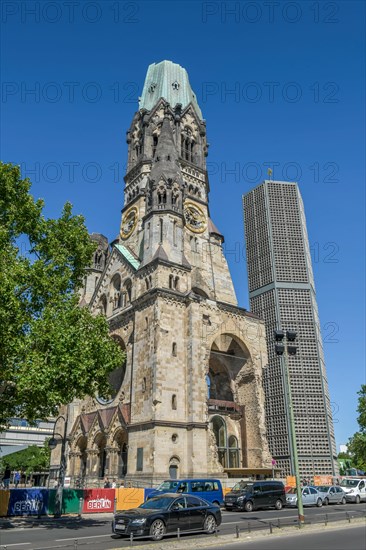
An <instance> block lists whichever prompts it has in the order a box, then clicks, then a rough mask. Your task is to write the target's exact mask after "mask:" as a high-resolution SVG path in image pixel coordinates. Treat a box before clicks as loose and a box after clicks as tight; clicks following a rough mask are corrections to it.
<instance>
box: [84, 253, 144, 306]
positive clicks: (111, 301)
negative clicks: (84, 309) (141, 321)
mask: <svg viewBox="0 0 366 550" xmlns="http://www.w3.org/2000/svg"><path fill="white" fill-rule="evenodd" d="M139 266H140V261H139V260H138V258H137V256H136V255H135V254H134V253H133V252H132V251H131V250H130V249H128V248H127V247H126V246H124V245H121V244H116V245H114V247H113V249H112V253H111V255H110V257H109V260H108V262H107V265H106V268H105V270H104V273H103V275H102V276H101V278H100V280H99V282H98V285H97V288H96V290H95V292H94V295H93V298H92V300H91V302H90V306H91V309H92V310H93V311H96V312H97V311H99V312H100V313H103V314H105V315H107V316H108V315H109V314H110V313H112V312H113V311H114V310H115V309H118V308H121V307H125V306H126V305H128V304H129V303H130V302H131V298H132V281H133V278H134V274H135V272H136V270H137V269H138V267H139Z"/></svg>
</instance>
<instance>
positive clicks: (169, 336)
mask: <svg viewBox="0 0 366 550" xmlns="http://www.w3.org/2000/svg"><path fill="white" fill-rule="evenodd" d="M161 79H163V80H164V82H165V83H166V85H164V86H165V87H164V86H161V85H159V84H161V82H160V81H161ZM170 80H171V82H170ZM168 85H170V86H171V87H172V88H171V90H169V95H168V94H167V93H165V94H164V92H163V91H161V90H164V89H166V87H167V86H168ZM188 86H189V82H188V76H187V73H186V72H185V70H184V69H182V68H181V67H179V65H175V64H173V63H171V62H166V61H165V62H163V63H161V64H158V65H153V66H151V67H150V68H149V72H148V77H147V79H146V82H145V86H144V91H143V96H142V97H143V99H142V104H147V100H149V102H150V103H149V105H150V104H152V102H153V103H154V107H152V108H151V109H150V110H147V109H145V108H144V107H143V106H142V107H141V106H140V109H139V111H138V112H137V113H136V114H135V115H134V117H133V121H132V124H131V127H130V130H129V131H128V132H127V143H128V169H127V174H126V176H125V191H124V197H125V200H124V206H123V209H122V220H121V228H120V234H119V236H118V238H117V239H116V240H115V241H114V242H113V243H111V247H110V248H109V247H107V246H106V245H105V240H104V239H103V237H102V236H96V235H94V239H96V240H98V242H99V247H98V252H97V256H98V257H97V260H98V261H96V259H95V258H94V262H93V266H92V267H91V269H90V271H89V272H88V273H87V275H86V279H85V286H84V289H83V290H82V292H81V295H82V303H83V304H84V305H85V304H88V306H89V307H90V308H91V310H92V311H93V312H94V313H95V314H96V315H97V314H104V315H106V316H107V319H108V322H109V325H110V331H111V335H112V336H113V337H114V338H115V339H116V340H117V341H118V342H119V343H120V345H121V347H122V348H123V349H124V350H125V351H126V363H125V364H124V365H122V366H121V367H120V369H117V370H116V371H115V372H114V373H112V375H111V386H112V388H113V392H112V394H111V397H110V399H109V400H108V401H107V402H106V401H103V400H101V399H98V397H97V396H96V397H95V398H90V399H87V400H85V401H84V402H77V403H74V404H73V411H74V415H73V416H74V417H73V422H71V423H70V427H71V431H70V435H69V460H68V474H69V475H72V476H79V475H80V476H85V475H86V476H88V477H89V479H90V478H93V479H94V480H95V481H96V480H97V479H98V478H99V479H100V478H101V477H103V476H106V475H107V476H109V477H115V478H119V479H120V478H122V477H125V478H126V479H127V480H128V479H130V480H132V479H133V480H136V479H139V480H141V481H143V482H156V481H159V480H161V479H164V478H167V477H169V476H172V477H175V476H202V475H204V476H207V475H209V476H217V475H220V476H225V475H226V473H227V471H229V469H230V468H249V469H250V468H253V469H255V468H266V467H267V468H270V467H271V466H270V464H271V457H270V455H269V451H268V446H267V439H266V428H265V419H264V394H263V389H262V368H263V366H264V365H266V364H267V350H266V339H265V329H264V324H263V321H262V320H260V319H259V318H258V317H257V316H256V315H254V314H251V313H249V312H247V311H246V310H244V309H242V308H239V307H238V306H237V301H236V296H235V291H234V288H233V284H232V280H231V277H230V273H229V270H228V266H227V263H226V260H225V257H224V254H223V250H222V243H223V241H224V238H223V236H222V235H221V234H220V232H219V231H218V230H217V228H216V227H215V226H214V224H213V222H212V221H211V219H210V217H209V206H208V193H209V184H208V177H207V171H206V156H207V149H208V145H207V141H206V125H205V122H204V120H202V115H201V112H200V110H199V108H198V106H197V103H196V101H195V96H194V94H193V92H192V90H191V89H190V88H189V89H188ZM175 92H176V96H174V93H175ZM154 93H157V94H158V95H159V97H156V98H155V99H154V97H150V96H149V94H152V95H154ZM160 94H161V95H160ZM172 94H173V95H172ZM167 97H168V98H169V99H170V101H171V103H168V101H167ZM172 97H175V99H174V103H172ZM192 98H193V99H192ZM100 258H101V260H100ZM99 260H100V261H99ZM101 264H103V267H102V268H100V267H98V268H97V267H96V265H98V266H101ZM75 411H76V414H75Z"/></svg>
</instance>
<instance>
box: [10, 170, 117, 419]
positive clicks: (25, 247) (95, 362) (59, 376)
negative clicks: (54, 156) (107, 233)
mask: <svg viewBox="0 0 366 550" xmlns="http://www.w3.org/2000/svg"><path fill="white" fill-rule="evenodd" d="M30 186H31V183H30V181H29V180H28V179H21V177H20V170H19V167H17V166H14V165H11V164H3V163H0V426H1V427H5V426H6V425H7V423H8V419H9V418H11V417H14V416H16V417H22V418H25V419H27V420H28V421H29V422H34V421H35V420H36V419H45V418H47V417H49V416H53V415H55V414H56V413H57V410H58V408H59V406H60V405H61V404H66V403H69V402H70V401H72V400H73V399H75V398H83V397H85V396H86V395H94V394H95V393H98V394H99V395H101V396H107V395H108V393H109V389H110V388H109V382H108V375H109V373H110V372H111V371H112V370H113V369H115V368H117V367H119V366H121V364H122V363H123V361H124V353H123V352H122V351H121V349H120V347H119V346H118V345H117V343H116V342H115V341H114V340H113V339H112V338H110V336H109V330H108V325H107V321H106V319H105V318H104V317H103V316H102V315H99V316H96V317H93V316H92V315H91V313H90V311H89V309H88V308H80V307H78V290H79V288H80V287H81V285H82V280H83V277H84V274H85V269H86V267H87V266H88V265H89V263H90V259H91V257H92V254H93V251H94V250H95V245H94V244H93V243H92V242H91V241H90V239H89V236H88V232H87V229H86V227H85V224H84V219H83V217H82V216H79V215H73V214H72V207H71V205H70V204H69V203H66V204H65V206H64V208H63V211H62V213H61V216H60V218H59V219H46V218H45V217H44V215H43V208H44V203H43V201H42V200H35V199H34V198H33V197H32V195H31V194H30V192H29V191H30Z"/></svg>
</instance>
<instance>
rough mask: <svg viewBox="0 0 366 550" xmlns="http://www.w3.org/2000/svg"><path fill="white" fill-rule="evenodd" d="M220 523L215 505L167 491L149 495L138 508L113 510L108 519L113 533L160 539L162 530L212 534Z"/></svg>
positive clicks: (219, 515) (217, 508) (219, 514)
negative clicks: (151, 496) (194, 531)
mask: <svg viewBox="0 0 366 550" xmlns="http://www.w3.org/2000/svg"><path fill="white" fill-rule="evenodd" d="M220 523H221V510H220V508H219V506H216V504H212V503H210V502H207V501H205V500H204V499H202V498H197V497H194V496H191V495H180V494H171V493H167V494H164V495H160V496H156V497H153V498H151V499H149V500H147V501H146V502H144V503H143V504H141V506H139V507H138V508H133V509H132V510H126V511H123V512H117V513H116V514H115V515H114V518H113V522H112V531H113V533H115V534H116V535H130V534H131V533H133V534H134V535H135V536H149V537H151V538H152V539H153V540H160V539H162V538H163V537H164V535H165V533H173V532H176V531H177V529H178V528H179V529H180V530H181V532H182V531H190V530H199V531H205V532H206V533H214V532H215V530H216V527H217V526H218V525H220Z"/></svg>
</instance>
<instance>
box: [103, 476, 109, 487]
mask: <svg viewBox="0 0 366 550" xmlns="http://www.w3.org/2000/svg"><path fill="white" fill-rule="evenodd" d="M110 488H111V484H110V481H109V479H108V478H107V477H106V478H105V480H104V489H110Z"/></svg>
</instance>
